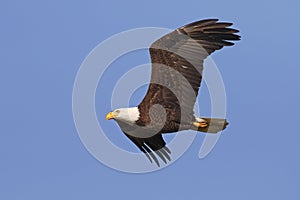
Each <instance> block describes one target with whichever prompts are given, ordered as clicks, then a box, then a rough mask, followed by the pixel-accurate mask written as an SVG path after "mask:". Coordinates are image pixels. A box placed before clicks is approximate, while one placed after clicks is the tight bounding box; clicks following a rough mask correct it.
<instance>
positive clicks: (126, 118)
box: [106, 107, 140, 123]
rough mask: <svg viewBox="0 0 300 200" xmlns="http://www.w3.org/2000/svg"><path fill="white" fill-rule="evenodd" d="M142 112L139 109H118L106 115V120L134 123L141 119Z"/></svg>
mask: <svg viewBox="0 0 300 200" xmlns="http://www.w3.org/2000/svg"><path fill="white" fill-rule="evenodd" d="M139 116H140V112H139V109H138V107H132V108H118V109H116V110H114V111H112V112H109V113H108V114H107V115H106V119H107V120H110V119H114V120H117V121H122V122H129V123H134V122H135V121H137V120H138V119H139Z"/></svg>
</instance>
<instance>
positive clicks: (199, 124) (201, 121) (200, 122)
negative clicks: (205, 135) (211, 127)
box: [193, 117, 208, 128]
mask: <svg viewBox="0 0 300 200" xmlns="http://www.w3.org/2000/svg"><path fill="white" fill-rule="evenodd" d="M195 119H196V121H195V122H193V125H194V126H195V127H196V128H205V127H207V126H208V123H207V121H206V120H205V119H202V118H200V117H195Z"/></svg>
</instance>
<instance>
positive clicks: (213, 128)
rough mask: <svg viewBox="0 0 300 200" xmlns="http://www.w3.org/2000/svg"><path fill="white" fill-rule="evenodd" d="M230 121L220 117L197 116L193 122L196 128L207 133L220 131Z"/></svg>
mask: <svg viewBox="0 0 300 200" xmlns="http://www.w3.org/2000/svg"><path fill="white" fill-rule="evenodd" d="M227 125H228V122H227V120H226V119H218V118H200V117H195V122H193V126H194V130H197V131H200V132H205V133H218V132H219V131H222V130H224V129H225V128H226V126H227Z"/></svg>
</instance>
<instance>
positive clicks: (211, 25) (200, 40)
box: [121, 19, 240, 165]
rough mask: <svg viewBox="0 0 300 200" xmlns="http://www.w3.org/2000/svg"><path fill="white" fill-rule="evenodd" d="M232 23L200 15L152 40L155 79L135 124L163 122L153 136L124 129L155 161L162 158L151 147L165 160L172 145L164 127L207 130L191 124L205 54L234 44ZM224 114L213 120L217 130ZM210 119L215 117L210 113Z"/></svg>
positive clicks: (168, 128) (223, 122)
mask: <svg viewBox="0 0 300 200" xmlns="http://www.w3.org/2000/svg"><path fill="white" fill-rule="evenodd" d="M231 25H232V23H223V22H218V20H217V19H207V20H201V21H197V22H193V23H190V24H187V25H185V26H183V27H180V28H178V29H176V30H174V31H172V32H171V33H169V34H167V35H165V36H163V37H162V38H160V39H158V40H157V41H155V42H154V43H153V44H152V45H151V47H150V49H149V51H150V55H151V62H152V74H151V82H150V85H149V88H148V91H147V94H146V96H145V97H144V99H143V100H142V102H141V103H140V104H139V105H138V110H139V113H140V116H139V119H138V120H137V121H136V124H137V125H138V126H139V127H144V128H147V129H151V128H154V127H161V128H160V130H159V131H157V130H155V131H153V134H152V135H151V134H150V135H149V137H143V138H139V137H137V136H133V135H130V134H128V133H125V134H126V136H127V137H128V138H129V139H130V140H131V141H132V142H133V143H134V144H135V145H136V146H137V147H138V148H139V149H140V150H141V151H142V152H144V153H145V154H146V155H147V157H148V158H149V160H150V161H151V159H153V160H154V161H155V162H156V164H157V165H159V162H158V159H157V158H156V157H155V154H154V153H153V152H155V153H156V154H157V155H158V156H159V157H160V158H161V159H162V160H163V161H164V162H166V161H167V160H170V156H169V154H170V150H169V149H168V148H167V147H166V146H165V145H166V143H165V142H164V140H163V137H162V135H161V134H162V133H170V132H177V131H180V130H186V129H193V130H198V131H202V132H208V127H209V126H208V127H202V128H201V127H198V128H195V126H193V124H192V123H193V122H195V121H196V119H195V116H194V111H193V108H194V104H195V101H196V98H197V95H198V90H199V87H200V83H201V79H202V71H203V62H204V59H205V58H206V57H207V56H209V55H210V54H211V53H213V52H214V51H215V50H219V49H221V48H223V47H224V46H232V45H233V43H232V42H231V41H235V40H239V39H240V36H238V35H236V34H235V33H238V30H235V29H232V28H229V27H230V26H231ZM220 120H221V121H220ZM220 120H219V119H216V120H215V122H216V123H215V124H218V125H220V127H221V128H219V129H218V130H219V131H220V130H223V129H224V128H225V127H226V125H227V122H226V120H224V119H220ZM206 121H207V123H208V125H209V124H210V123H211V119H206ZM121 128H122V126H121ZM122 130H123V128H122ZM123 131H124V130H123ZM141 131H142V129H141Z"/></svg>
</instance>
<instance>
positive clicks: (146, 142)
mask: <svg viewBox="0 0 300 200" xmlns="http://www.w3.org/2000/svg"><path fill="white" fill-rule="evenodd" d="M124 134H125V135H126V136H127V137H128V138H129V139H130V140H131V141H132V142H133V143H134V144H135V145H136V146H137V147H138V148H139V149H140V150H141V151H142V152H143V153H145V155H146V156H147V158H148V159H149V160H150V162H151V163H152V160H154V162H155V163H156V164H157V166H160V164H159V161H158V159H157V157H156V155H157V156H159V157H160V158H161V159H162V160H163V161H164V163H167V160H169V161H170V160H171V157H170V154H171V151H170V150H169V149H168V147H166V142H165V141H164V139H163V137H162V135H161V134H156V135H154V136H152V137H149V138H137V137H134V136H132V135H129V134H127V133H125V132H124Z"/></svg>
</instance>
